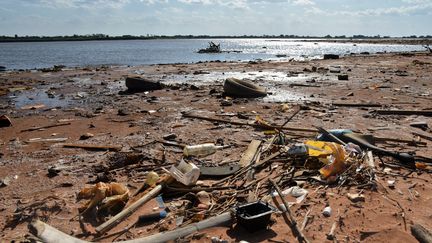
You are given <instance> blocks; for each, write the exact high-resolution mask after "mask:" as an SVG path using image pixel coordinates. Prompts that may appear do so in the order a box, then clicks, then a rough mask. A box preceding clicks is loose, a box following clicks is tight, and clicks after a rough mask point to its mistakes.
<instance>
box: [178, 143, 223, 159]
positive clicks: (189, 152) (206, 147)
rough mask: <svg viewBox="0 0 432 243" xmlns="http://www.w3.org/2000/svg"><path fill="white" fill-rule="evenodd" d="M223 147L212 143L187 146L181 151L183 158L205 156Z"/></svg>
mask: <svg viewBox="0 0 432 243" xmlns="http://www.w3.org/2000/svg"><path fill="white" fill-rule="evenodd" d="M223 147H224V146H217V145H214V144H213V143H204V144H198V145H188V146H185V148H184V149H183V154H184V156H186V157H188V156H206V155H210V154H213V153H215V152H216V150H218V149H221V148H223Z"/></svg>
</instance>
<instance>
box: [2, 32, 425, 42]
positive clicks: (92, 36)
mask: <svg viewBox="0 0 432 243" xmlns="http://www.w3.org/2000/svg"><path fill="white" fill-rule="evenodd" d="M221 38H275V39H278V38H280V39H282V38H284V39H285V38H290V39H345V40H354V39H367V40H378V39H432V36H431V35H427V36H416V35H412V36H404V37H390V36H380V35H376V36H366V35H353V36H345V35H340V36H331V35H326V36H298V35H261V36H258V35H242V36H224V35H221V36H210V35H173V36H168V35H140V36H134V35H121V36H109V35H105V34H90V35H70V36H69V35H66V36H27V35H26V36H18V35H15V36H0V42H37V41H90V40H151V39H221Z"/></svg>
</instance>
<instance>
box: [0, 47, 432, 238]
mask: <svg viewBox="0 0 432 243" xmlns="http://www.w3.org/2000/svg"><path fill="white" fill-rule="evenodd" d="M342 74H344V75H348V80H339V79H338V76H339V75H342ZM131 75H141V76H145V77H150V78H154V79H157V80H160V81H161V82H162V83H164V84H166V85H167V86H166V88H164V89H162V90H157V91H150V92H141V93H128V92H124V91H126V87H125V84H124V80H125V77H127V76H131ZM228 77H237V78H248V79H251V80H253V81H254V82H255V83H256V84H258V85H261V86H264V87H266V88H267V90H268V91H269V92H270V94H269V95H268V96H267V97H265V98H259V99H230V98H226V97H225V96H223V94H222V93H223V88H222V85H223V81H224V80H225V79H226V78H228ZM431 80H432V56H431V55H430V54H428V53H400V54H399V53H393V54H381V55H355V56H348V57H343V58H341V59H336V60H312V61H304V62H245V63H242V62H206V63H196V64H172V65H171V64H170V65H151V66H134V67H125V66H113V67H87V68H71V69H68V68H63V69H61V70H56V71H54V70H53V71H52V72H50V71H47V70H45V72H41V71H23V72H15V71H11V72H4V73H0V83H1V90H0V92H2V93H1V95H2V96H0V115H7V116H8V117H9V118H10V120H11V122H12V126H10V127H2V128H0V134H1V136H0V145H1V147H0V168H1V170H0V180H1V183H0V184H2V186H1V187H0V195H1V196H0V228H1V229H2V230H1V231H2V233H0V238H2V239H3V240H5V241H12V240H27V239H30V238H31V237H30V235H31V234H30V233H29V230H28V229H27V226H28V224H29V222H30V221H31V220H33V219H35V218H39V219H41V220H43V221H44V222H47V223H49V224H50V225H52V226H54V227H56V228H57V229H59V230H61V231H63V232H65V233H67V234H69V235H73V236H75V237H77V238H80V239H86V240H91V239H92V236H90V235H89V234H88V233H89V232H92V231H94V227H95V226H97V225H98V224H100V222H85V223H84V226H83V225H81V226H80V221H79V220H78V217H77V215H78V207H79V206H80V202H77V193H78V192H79V191H80V190H81V189H82V188H83V187H84V186H85V185H86V184H94V183H95V182H97V181H108V182H113V181H115V182H120V183H123V184H124V185H126V186H127V187H128V188H129V190H130V191H134V190H136V189H137V188H139V187H140V185H141V184H142V183H143V181H144V180H145V178H146V174H147V172H148V171H151V170H155V171H157V172H159V173H163V172H162V170H161V169H160V168H161V167H167V168H169V166H171V165H172V164H176V163H178V162H179V161H180V159H181V157H182V150H181V149H179V148H178V147H173V146H169V145H163V144H161V143H159V142H157V141H160V140H163V136H164V135H167V134H175V141H176V142H178V143H181V144H201V143H206V142H212V143H217V144H224V145H231V146H230V147H229V148H226V149H223V150H220V151H217V152H216V153H215V154H213V155H210V156H208V157H205V158H204V159H202V160H200V161H198V162H197V163H203V164H210V165H217V164H221V162H223V163H227V162H229V161H238V160H239V159H240V158H241V156H242V153H243V152H244V151H245V150H246V148H247V147H248V144H249V142H250V141H251V140H253V139H257V140H263V141H264V140H267V139H269V138H270V137H271V136H272V135H268V134H267V133H265V132H264V131H263V130H260V129H255V128H253V127H250V126H236V125H230V124H225V123H221V122H208V121H202V120H197V119H189V118H185V117H184V116H183V115H182V114H183V113H185V112H193V113H194V114H199V115H201V116H207V117H215V118H220V119H229V120H238V121H242V122H253V121H254V120H255V118H256V116H260V117H261V118H263V119H264V120H265V121H267V122H268V123H270V124H273V125H282V124H283V123H284V121H285V120H286V118H287V117H289V116H290V115H291V114H292V112H293V111H294V109H295V108H296V107H297V106H298V105H300V106H301V107H302V108H303V109H302V110H301V111H300V112H299V113H298V114H297V115H296V116H295V117H294V118H293V119H292V120H291V121H290V122H289V126H292V127H302V128H313V126H317V125H319V126H322V127H324V128H327V129H336V128H348V129H352V130H355V131H357V132H360V133H363V134H372V135H374V136H377V137H384V138H393V139H404V140H412V141H415V142H413V143H403V142H391V141H390V142H381V143H379V146H381V147H383V148H387V149H389V150H392V151H403V152H411V153H415V154H416V155H417V156H422V157H426V158H432V149H431V148H432V146H431V145H432V141H431V140H430V139H427V138H428V137H429V138H430V137H432V133H431V130H430V128H429V129H426V130H425V131H423V130H421V129H419V128H417V127H412V126H410V124H411V123H414V122H422V123H425V124H427V125H428V126H429V127H430V126H431V125H432V119H431V117H430V116H419V115H409V116H406V115H379V114H377V113H374V110H377V109H400V110H432V97H431V93H432V86H431ZM350 103H355V104H370V103H374V104H379V105H380V106H379V107H368V106H367V105H366V106H358V107H348V106H343V105H338V104H350ZM59 123H60V124H63V125H62V126H55V127H50V128H46V129H40V130H31V128H34V127H44V126H49V125H53V124H59ZM29 129H30V130H29ZM86 133H91V134H92V135H93V136H91V137H90V138H88V139H85V140H82V139H83V138H82V135H85V134H86ZM418 134H421V135H423V136H421V137H419V136H418ZM316 135H317V133H310V132H309V133H308V132H293V133H288V134H287V137H289V138H290V139H291V140H292V141H297V142H304V141H305V140H307V139H313V138H314V137H315V136H316ZM53 138H57V139H64V140H62V142H58V140H57V141H56V140H54V141H49V139H53ZM80 138H81V140H80ZM425 138H426V139H425ZM44 139H45V141H44ZM46 139H48V140H46ZM63 143H74V144H75V143H80V144H94V145H102V144H103V145H116V146H121V152H115V151H87V150H83V149H78V148H65V147H63V146H62V144H63ZM130 152H133V153H137V154H140V156H141V160H140V162H139V163H129V164H128V162H127V161H126V162H125V161H124V160H122V161H123V163H120V162H119V161H120V160H113V158H118V156H121V155H122V154H123V155H124V154H127V153H130ZM116 156H117V157H116ZM383 159H384V160H383V162H380V160H379V159H378V158H377V157H376V158H375V160H376V163H377V166H378V169H377V170H378V173H377V178H378V181H379V183H377V188H376V189H375V190H362V189H359V188H357V187H355V186H351V187H346V186H342V187H337V186H332V185H327V184H326V183H317V182H314V183H310V182H306V183H305V184H304V185H303V188H305V189H307V190H308V191H309V195H308V196H307V198H306V199H305V200H304V201H303V202H302V203H301V204H296V205H294V206H292V207H291V211H292V212H293V214H294V217H295V219H296V221H297V222H299V223H300V224H301V222H303V219H304V218H305V215H306V213H307V212H308V211H309V210H310V213H309V215H310V216H313V220H311V221H310V222H309V224H307V227H306V228H305V230H304V234H305V236H306V237H307V238H308V239H310V240H311V241H312V242H323V241H327V240H326V239H327V236H326V234H327V233H328V232H329V231H330V228H331V226H332V224H333V222H335V221H338V220H342V221H343V224H339V226H338V227H337V229H336V231H335V232H336V233H335V234H336V238H337V240H340V241H347V242H354V241H363V240H364V241H370V242H416V240H415V238H413V236H411V234H410V231H409V226H410V225H412V224H414V223H419V224H422V225H423V226H425V227H427V228H429V229H432V220H431V219H432V211H431V210H430V208H431V207H432V200H431V197H432V186H431V184H430V180H432V176H431V171H430V167H426V168H423V169H406V168H402V167H399V166H391V164H392V163H391V160H392V159H391V158H383ZM113 161H114V162H115V163H117V164H112V163H114V162H113ZM389 161H390V162H389ZM284 163H286V162H283V161H275V162H274V163H272V166H271V168H270V170H271V172H269V171H266V175H268V173H270V176H272V177H274V176H277V175H280V174H283V173H285V172H286V171H287V170H288V168H287V167H286V166H284ZM53 168H54V169H53ZM53 171H54V172H53ZM263 175H264V174H259V173H258V174H257V175H256V177H257V179H260V176H261V177H262V176H263ZM219 179H220V178H219ZM389 180H390V181H391V180H394V181H395V186H394V187H393V186H392V187H389V185H388V183H387V181H389ZM213 181H215V179H212V178H210V179H209V178H204V179H203V180H202V185H203V186H206V185H207V186H208V185H211V183H212V182H213ZM348 192H351V193H362V194H363V195H364V197H365V201H364V202H362V203H353V202H352V201H350V200H349V199H348V198H347V196H346V194H347V193H348ZM176 198H177V197H175V196H172V197H168V198H166V199H165V203H166V204H169V203H171V202H175V200H176ZM326 205H330V206H331V207H332V209H333V214H332V215H331V216H330V217H324V216H323V215H322V214H321V211H322V209H323V208H324V207H325V206H326ZM154 207H157V203H156V202H155V201H151V202H150V203H149V204H146V205H145V206H143V207H141V208H140V209H139V210H138V211H137V212H135V213H134V214H133V215H132V216H131V217H129V218H128V219H127V220H125V221H122V222H121V223H120V224H119V225H118V226H117V227H115V228H114V229H112V230H111V231H110V232H116V231H119V230H121V229H123V228H124V227H126V226H127V225H130V224H131V223H133V222H134V221H135V220H136V218H137V217H138V215H142V214H145V213H149V212H153V208H154ZM174 221H175V220H174V218H170V219H168V220H167V221H166V225H161V224H153V225H148V226H142V227H136V228H133V229H131V230H130V231H129V232H127V233H125V234H123V235H122V236H120V237H119V238H118V239H117V240H125V239H133V238H140V237H143V236H146V235H150V234H152V233H155V232H159V231H160V230H162V229H168V228H173V227H175V222H174ZM272 221H273V224H272V225H271V227H270V229H269V230H267V231H262V232H256V233H253V234H252V233H249V232H247V231H245V230H244V229H241V228H240V229H239V228H234V229H232V228H229V227H215V228H211V229H206V230H203V231H201V233H203V234H201V235H195V237H194V238H188V239H189V240H192V241H196V242H198V241H199V242H203V241H204V242H210V238H211V237H214V236H215V237H220V238H221V239H226V240H228V241H230V242H234V241H239V240H247V241H249V242H257V241H260V242H261V241H262V242H286V241H289V242H292V241H295V238H294V236H293V235H292V232H291V230H290V228H289V227H288V226H287V224H286V222H285V220H284V217H282V216H281V215H280V214H274V215H273V216H272ZM87 231H88V232H87ZM113 238H114V237H111V238H107V239H105V240H106V241H110V240H113Z"/></svg>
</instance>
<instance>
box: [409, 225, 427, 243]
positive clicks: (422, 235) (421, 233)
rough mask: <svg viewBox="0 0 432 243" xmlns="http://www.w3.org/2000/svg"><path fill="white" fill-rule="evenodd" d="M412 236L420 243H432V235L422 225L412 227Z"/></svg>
mask: <svg viewBox="0 0 432 243" xmlns="http://www.w3.org/2000/svg"><path fill="white" fill-rule="evenodd" d="M411 234H412V235H413V236H414V237H415V238H416V239H417V240H418V241H419V242H420V243H432V233H431V232H430V231H429V230H427V229H426V228H425V227H423V226H422V225H420V224H414V225H412V226H411Z"/></svg>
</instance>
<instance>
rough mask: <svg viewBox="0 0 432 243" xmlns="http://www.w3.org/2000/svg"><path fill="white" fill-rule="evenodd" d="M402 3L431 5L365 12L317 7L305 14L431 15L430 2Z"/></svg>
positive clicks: (431, 7) (431, 4)
mask: <svg viewBox="0 0 432 243" xmlns="http://www.w3.org/2000/svg"><path fill="white" fill-rule="evenodd" d="M404 1H413V2H414V1H418V2H420V1H422V2H431V3H422V4H413V5H403V6H398V7H389V8H370V9H365V10H357V11H355V10H350V11H346V10H333V11H331V10H326V9H321V8H318V7H312V8H309V9H307V10H306V13H308V14H311V15H315V14H320V15H325V16H338V15H344V16H356V17H361V16H375V17H377V16H384V15H413V14H419V13H429V14H431V13H432V0H430V1H429V0H404Z"/></svg>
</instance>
